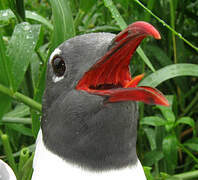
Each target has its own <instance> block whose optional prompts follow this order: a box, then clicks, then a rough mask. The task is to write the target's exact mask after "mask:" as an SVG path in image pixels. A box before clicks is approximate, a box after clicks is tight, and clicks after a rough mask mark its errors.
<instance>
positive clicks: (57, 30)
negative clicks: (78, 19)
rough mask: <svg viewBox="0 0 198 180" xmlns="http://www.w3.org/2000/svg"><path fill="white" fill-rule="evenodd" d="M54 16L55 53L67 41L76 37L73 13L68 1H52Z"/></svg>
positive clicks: (53, 44)
mask: <svg viewBox="0 0 198 180" xmlns="http://www.w3.org/2000/svg"><path fill="white" fill-rule="evenodd" d="M50 3H51V6H52V14H53V25H54V33H53V38H52V47H51V51H53V50H54V49H55V48H56V47H57V46H58V45H60V44H61V43H62V42H64V41H65V40H67V39H69V38H71V37H73V36H75V29H74V22H73V16H72V12H71V9H70V6H69V3H68V1H65V0H50Z"/></svg>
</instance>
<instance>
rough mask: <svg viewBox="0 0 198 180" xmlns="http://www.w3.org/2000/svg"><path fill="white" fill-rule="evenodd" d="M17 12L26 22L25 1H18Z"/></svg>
mask: <svg viewBox="0 0 198 180" xmlns="http://www.w3.org/2000/svg"><path fill="white" fill-rule="evenodd" d="M16 10H17V12H18V14H19V15H20V17H21V19H22V20H23V21H25V7H24V0H16Z"/></svg>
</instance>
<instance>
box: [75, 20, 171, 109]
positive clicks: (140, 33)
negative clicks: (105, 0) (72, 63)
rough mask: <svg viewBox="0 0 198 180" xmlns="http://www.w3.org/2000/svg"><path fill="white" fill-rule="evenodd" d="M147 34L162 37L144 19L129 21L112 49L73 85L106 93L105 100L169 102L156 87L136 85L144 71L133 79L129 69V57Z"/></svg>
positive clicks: (116, 38)
mask: <svg viewBox="0 0 198 180" xmlns="http://www.w3.org/2000/svg"><path fill="white" fill-rule="evenodd" d="M146 36H153V37H154V38H156V39H160V38H161V37H160V34H159V32H158V31H157V30H156V29H155V28H154V27H153V26H152V25H150V24H148V23H146V22H142V21H139V22H135V23H133V24H131V25H129V26H128V27H127V28H126V29H125V30H124V31H122V32H120V33H119V34H118V35H117V36H116V37H115V38H114V40H113V43H112V45H111V49H110V50H109V51H108V52H107V53H106V54H105V55H104V56H103V57H102V58H101V59H100V60H99V61H97V62H96V64H94V65H93V66H92V67H91V68H90V69H89V70H88V71H87V72H86V73H85V74H84V76H83V77H82V78H81V79H80V81H79V82H78V84H77V86H76V89H77V90H85V91H87V92H89V93H92V94H97V95H101V96H109V98H108V102H119V101H143V102H145V103H147V104H159V105H164V106H168V105H169V104H168V101H167V99H166V98H165V97H164V96H163V94H162V93H160V92H159V91H158V90H156V89H154V88H151V87H136V86H137V85H138V83H139V82H140V80H141V79H142V78H143V75H139V76H137V77H135V78H133V79H132V78H131V75H130V72H129V67H128V66H129V63H130V59H131V57H132V55H133V53H134V51H135V50H136V48H137V47H138V45H139V44H140V43H141V41H142V40H143V39H144V38H145V37H146ZM101 87H102V88H101Z"/></svg>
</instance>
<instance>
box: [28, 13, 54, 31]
mask: <svg viewBox="0 0 198 180" xmlns="http://www.w3.org/2000/svg"><path fill="white" fill-rule="evenodd" d="M25 15H26V18H27V19H32V20H35V21H37V22H40V23H41V24H43V25H45V26H46V27H48V28H49V29H50V30H51V31H52V30H53V26H52V24H51V23H50V22H49V21H48V20H47V19H46V18H44V17H42V16H41V15H39V14H37V13H36V12H32V11H28V10H26V11H25Z"/></svg>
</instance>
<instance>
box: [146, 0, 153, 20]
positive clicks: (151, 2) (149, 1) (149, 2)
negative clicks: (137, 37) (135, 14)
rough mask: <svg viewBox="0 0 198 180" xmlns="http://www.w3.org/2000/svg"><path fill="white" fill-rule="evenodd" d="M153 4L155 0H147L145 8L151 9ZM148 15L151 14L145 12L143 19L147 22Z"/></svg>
mask: <svg viewBox="0 0 198 180" xmlns="http://www.w3.org/2000/svg"><path fill="white" fill-rule="evenodd" d="M154 4H155V0H148V2H147V8H148V9H150V10H151V11H152V9H153V7H154ZM150 17H151V15H150V14H149V13H145V16H144V20H145V21H147V22H149V21H150Z"/></svg>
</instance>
